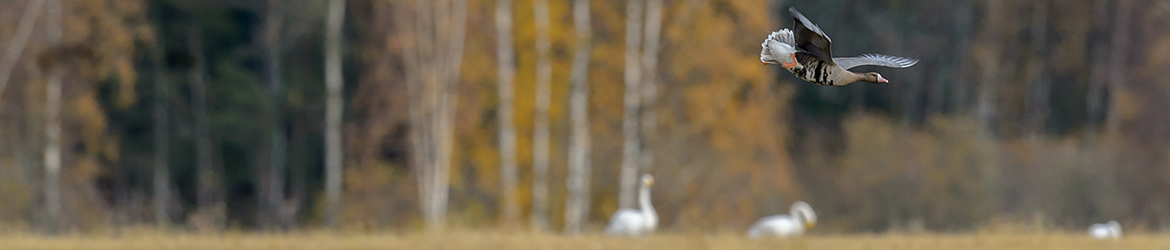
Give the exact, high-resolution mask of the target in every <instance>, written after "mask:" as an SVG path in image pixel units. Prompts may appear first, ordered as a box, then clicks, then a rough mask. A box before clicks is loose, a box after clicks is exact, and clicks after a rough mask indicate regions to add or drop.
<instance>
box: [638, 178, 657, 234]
mask: <svg viewBox="0 0 1170 250" xmlns="http://www.w3.org/2000/svg"><path fill="white" fill-rule="evenodd" d="M638 205H640V206H642V215H643V216H645V217H646V219H647V220H646V223H647V226H649V227H650V228H657V227H658V212H655V211H654V204H651V203H650V187H649V186H646V185H642V188H641V189H639V190H638Z"/></svg>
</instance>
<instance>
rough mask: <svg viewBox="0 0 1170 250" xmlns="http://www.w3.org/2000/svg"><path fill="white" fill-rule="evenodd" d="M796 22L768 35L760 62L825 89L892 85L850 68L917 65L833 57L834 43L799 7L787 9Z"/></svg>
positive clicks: (863, 57) (894, 58)
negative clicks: (867, 83) (802, 13)
mask: <svg viewBox="0 0 1170 250" xmlns="http://www.w3.org/2000/svg"><path fill="white" fill-rule="evenodd" d="M788 12H791V13H792V17H793V19H795V22H794V24H793V27H792V30H789V29H781V30H779V31H776V32H772V34H770V35H768V39H765V40H764V43H762V44H760V46H761V47H763V48H764V49H763V50H761V51H760V61H762V62H764V65H768V64H779V65H780V67H783V68H784V69H787V70H788V72H792V74H793V75H796V77H798V78H800V79H801V80H805V81H807V82H811V83H815V84H819V85H825V86H845V85H848V84H850V83H854V82H857V81H865V82H870V83H889V81H887V80H886V79H885V78H882V75H881V74H878V73H877V72H869V73H855V72H851V71H849V70H848V69H850V68H853V67H857V66H862V65H876V66H882V67H890V68H907V67H910V66H914V64H915V63H918V60H917V59H910V58H905V57H897V56H889V55H881V54H863V55H861V56H857V57H837V58H833V52H832V50H831V49H830V43H832V42H833V41H832V40H831V39H829V36H826V35H825V32H824V31H821V28H820V27H817V25H816V24H814V23H813V22H812V21H809V20H808V18H805V17H804V15H801V14H800V12H799V11H796V8H788Z"/></svg>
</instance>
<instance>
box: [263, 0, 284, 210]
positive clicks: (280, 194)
mask: <svg viewBox="0 0 1170 250" xmlns="http://www.w3.org/2000/svg"><path fill="white" fill-rule="evenodd" d="M280 7H281V6H280V0H268V9H267V10H266V13H265V15H266V16H265V20H264V48H265V56H266V58H265V60H264V61H265V70H266V72H265V75H266V76H265V78H266V79H267V81H268V95H269V96H268V115H269V121H268V122H269V124H268V126H269V127H268V131H269V132H268V133H269V137H270V139H271V140H272V141H271V144H270V145H269V147H270V150H271V152H269V158H268V171H267V174H266V175H265V176H266V177H265V179H267V186H265V187H266V188H265V189H264V195H262V197H264V198H263V199H264V200H265V201H263V203H262V204H265V206H264V209H260V210H258V211H257V212H258V213H260V214H259V216H257V217H258V218H260V219H261V220H262V222H261V227H264V228H267V229H276V228H278V227H280V226H281V225H280V224H282V222H283V221H284V220H285V218H281V217H282V216H281V214H282V213H281V212H280V211H281V209H282V208H283V207H284V169H285V165H284V162H285V147H286V145H285V141H286V138H285V131H284V127H283V124H284V122H283V121H284V119H283V116H282V114H281V113H282V112H283V110H284V108H283V107H284V105H283V103H284V101H283V100H284V98H283V97H284V82H282V79H281V75H280V74H281V73H280V60H281V59H280V34H281V24H282V22H283V20H282V19H283V16H282V14H281V9H280Z"/></svg>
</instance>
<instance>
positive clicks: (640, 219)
mask: <svg viewBox="0 0 1170 250" xmlns="http://www.w3.org/2000/svg"><path fill="white" fill-rule="evenodd" d="M653 185H654V177H653V176H650V174H643V175H642V187H641V188H640V189H638V205H639V206H641V209H640V210H634V209H628V208H623V209H618V211H617V212H614V213H613V217H610V219H609V226H606V227H605V234H608V235H615V236H639V235H645V234H649V233H651V232H654V230H655V229H657V228H658V213H657V212H654V205H653V204H650V186H653Z"/></svg>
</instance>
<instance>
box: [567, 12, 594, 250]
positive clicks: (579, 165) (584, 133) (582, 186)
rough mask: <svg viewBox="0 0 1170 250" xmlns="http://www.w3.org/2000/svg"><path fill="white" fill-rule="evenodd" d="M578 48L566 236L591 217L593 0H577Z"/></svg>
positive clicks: (571, 106)
mask: <svg viewBox="0 0 1170 250" xmlns="http://www.w3.org/2000/svg"><path fill="white" fill-rule="evenodd" d="M573 23H574V26H575V27H576V28H575V29H576V33H577V36H576V42H575V43H576V45H574V47H576V48H575V49H574V52H573V71H572V76H571V77H572V80H571V81H572V90H571V91H572V94H571V95H570V97H569V119H570V122H571V123H572V128H571V129H572V131H571V136H570V137H569V140H570V141H569V143H570V144H569V173H568V177H567V180H566V181H565V184H566V188H567V191H568V197H567V198H566V201H565V233H566V234H578V233H580V232H581V230H582V228H583V227H584V226H585V219H586V217H587V216H588V215H589V176H590V173H591V172H592V170H591V167H590V161H589V158H590V147H591V145H590V144H591V142H590V139H589V81H588V76H589V43H590V41H589V39H590V35H591V34H592V31H591V30H590V27H589V26H590V25H589V0H573Z"/></svg>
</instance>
